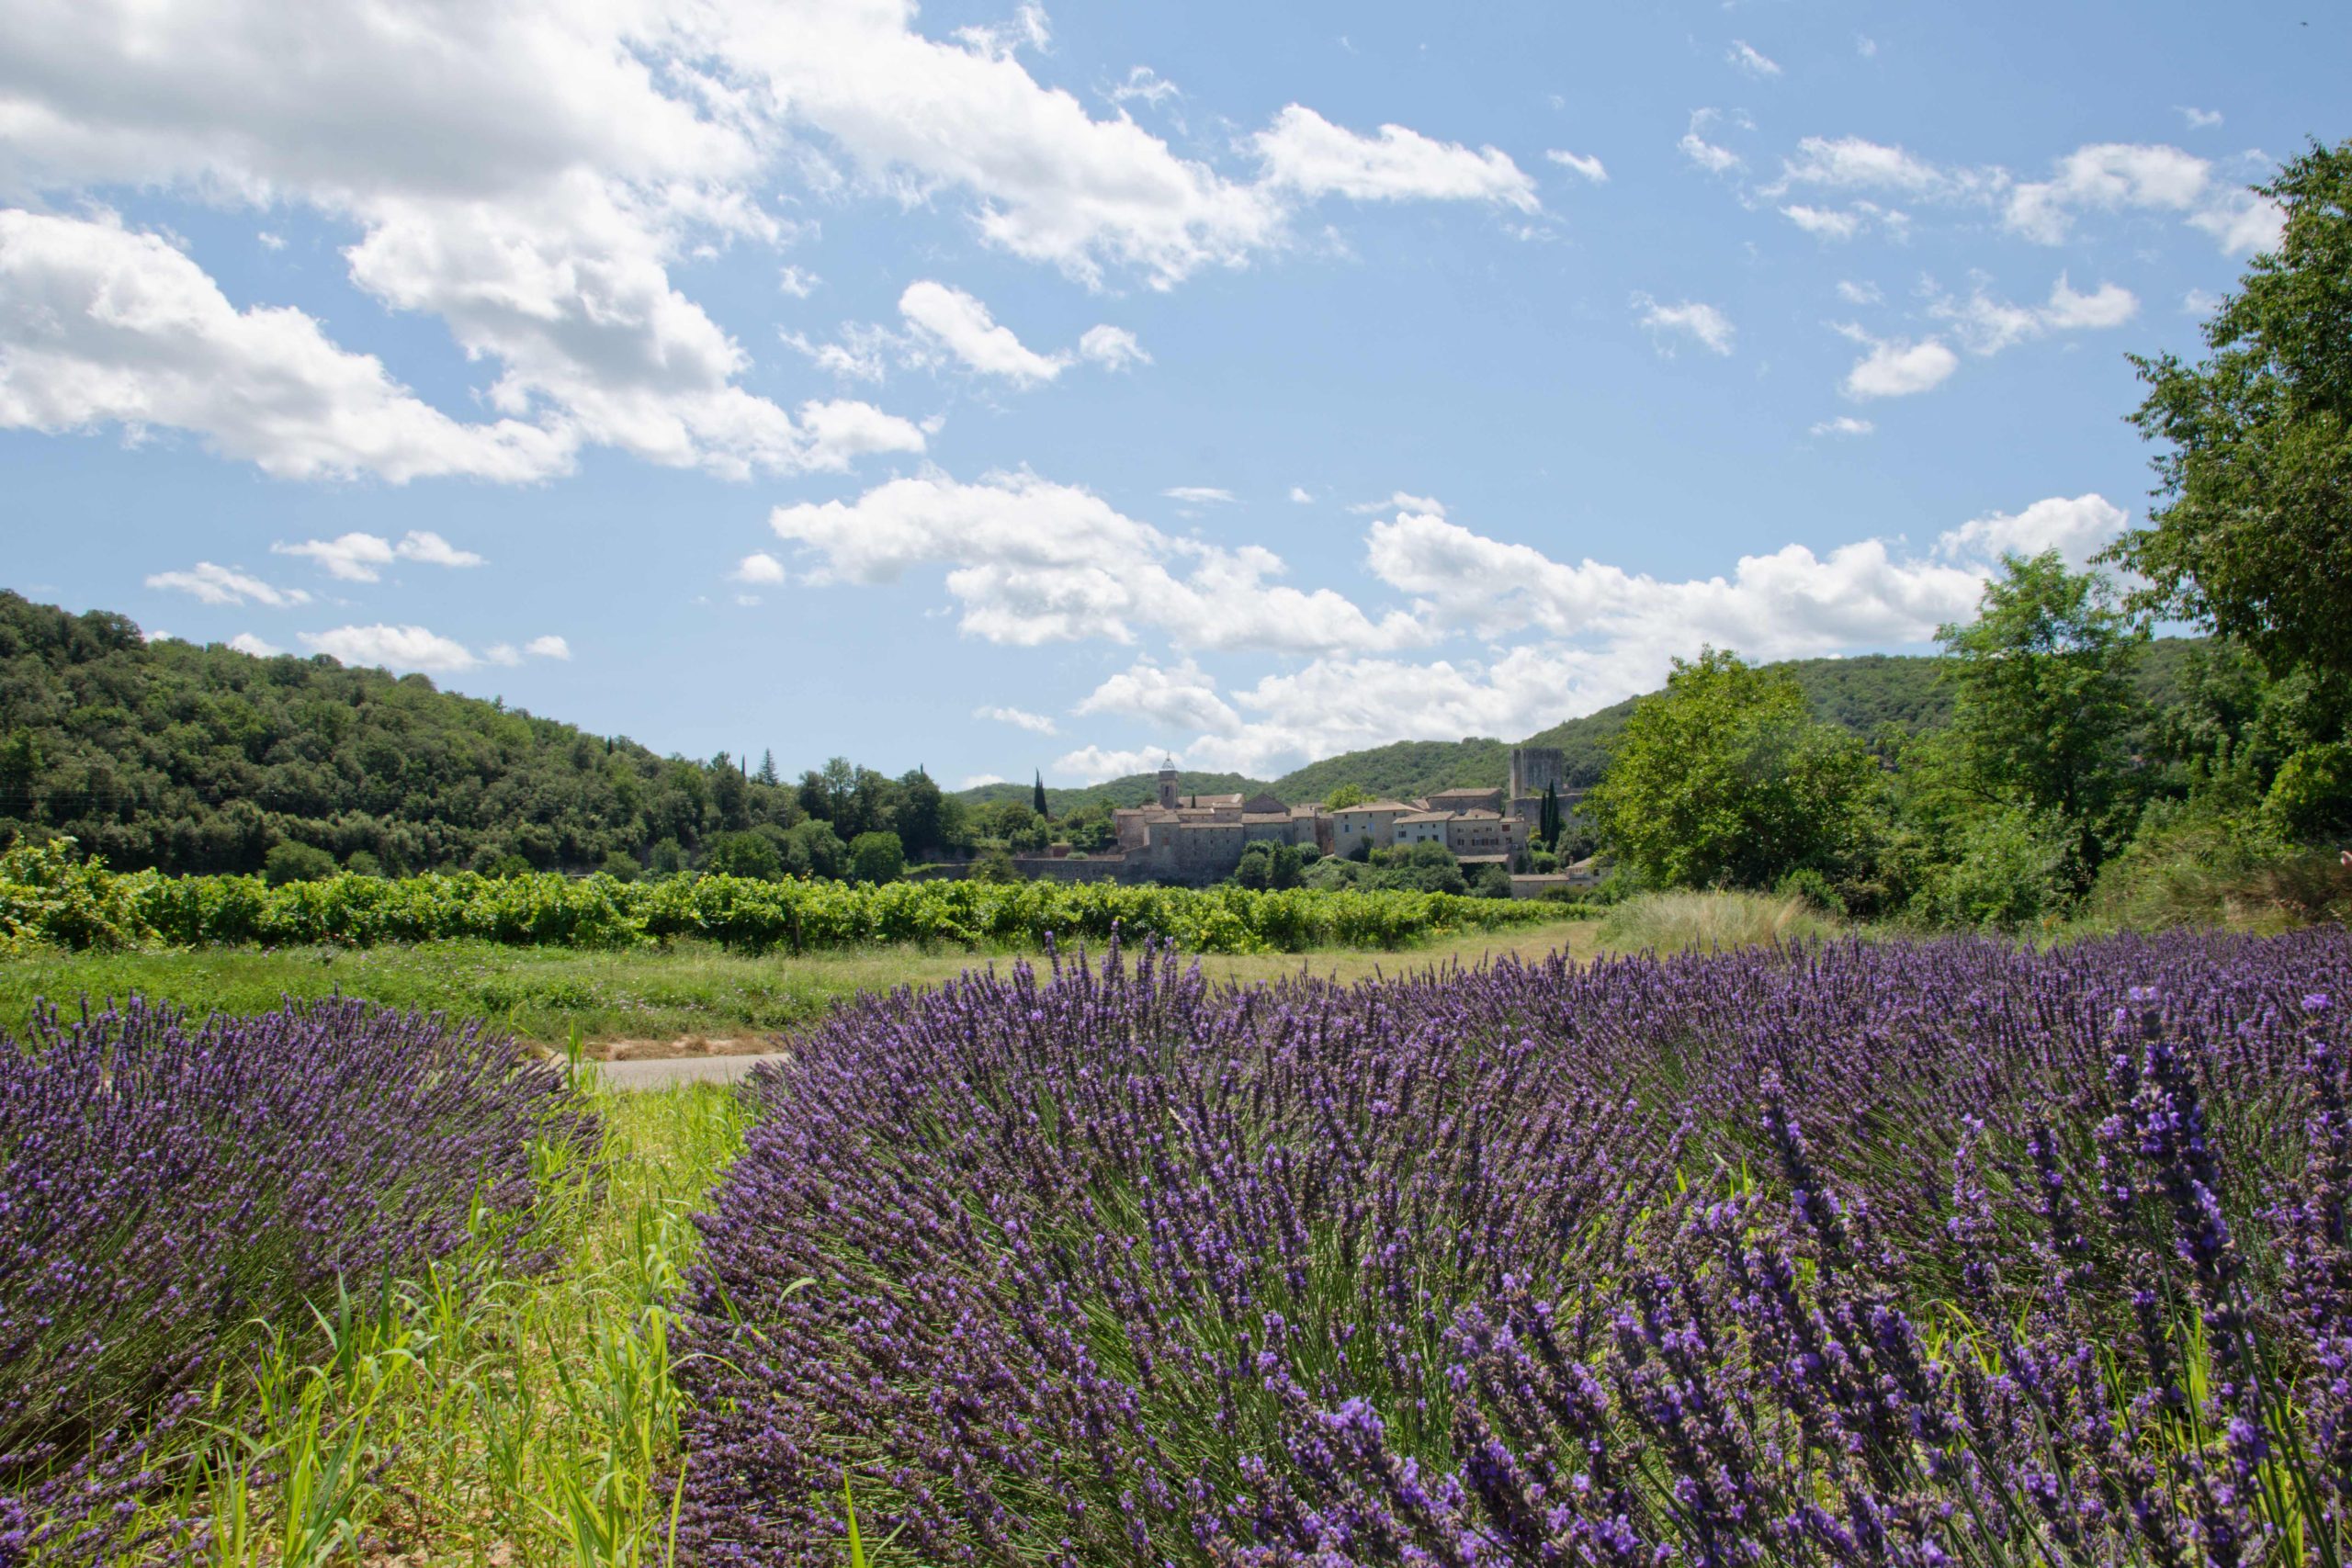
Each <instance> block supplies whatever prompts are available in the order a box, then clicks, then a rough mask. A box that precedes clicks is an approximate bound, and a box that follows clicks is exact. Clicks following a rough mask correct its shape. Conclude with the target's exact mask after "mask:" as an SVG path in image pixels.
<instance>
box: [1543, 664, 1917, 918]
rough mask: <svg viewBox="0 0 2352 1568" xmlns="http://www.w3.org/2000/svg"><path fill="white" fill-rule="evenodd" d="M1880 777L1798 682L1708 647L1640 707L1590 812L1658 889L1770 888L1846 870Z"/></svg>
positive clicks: (1610, 844) (1606, 845) (1587, 806)
mask: <svg viewBox="0 0 2352 1568" xmlns="http://www.w3.org/2000/svg"><path fill="white" fill-rule="evenodd" d="M1877 779H1878V765H1877V763H1876V762H1875V761H1872V760H1871V756H1870V754H1869V752H1868V751H1867V750H1865V749H1864V748H1863V745H1862V743H1861V741H1860V739H1858V738H1857V737H1855V736H1854V735H1853V734H1851V733H1850V732H1849V731H1847V730H1844V729H1841V728H1838V727H1837V726H1835V725H1828V724H1823V723H1819V722H1817V721H1816V720H1815V719H1814V717H1813V716H1812V714H1811V711H1810V709H1809V708H1808V706H1807V705H1806V702H1805V696H1804V691H1803V689H1802V688H1800V687H1799V686H1798V685H1797V684H1796V683H1795V682H1793V681H1791V680H1790V679H1788V678H1787V677H1786V676H1785V675H1780V674H1776V673H1772V672H1770V671H1761V670H1758V669H1756V668H1755V667H1753V666H1751V665H1749V664H1747V662H1746V661H1744V660H1741V659H1740V657H1739V656H1738V655H1737V654H1736V653H1731V652H1728V651H1719V650H1717V649H1706V650H1704V651H1702V653H1701V654H1700V656H1699V658H1698V659H1697V660H1679V659H1678V660H1675V661H1674V672H1673V673H1672V674H1671V675H1669V676H1668V677H1667V682H1666V690H1665V691H1663V692H1660V693H1657V694H1654V695H1652V696H1648V697H1645V698H1643V699H1642V700H1641V701H1640V702H1639V703H1637V704H1636V705H1634V710H1633V712H1632V714H1631V715H1629V716H1627V718H1626V720H1625V728H1624V729H1623V731H1622V732H1621V733H1620V734H1619V735H1618V737H1617V739H1616V741H1615V743H1614V745H1613V746H1612V748H1611V757H1610V761H1609V766H1608V769H1607V770H1606V771H1605V772H1604V773H1602V774H1601V777H1600V783H1598V784H1595V785H1594V786H1593V788H1592V792H1591V793H1590V794H1589V795H1587V796H1586V797H1585V802H1584V809H1583V815H1584V817H1585V818H1586V819H1587V820H1588V821H1589V822H1590V823H1592V825H1593V828H1594V830H1595V833H1596V835H1597V837H1598V838H1599V840H1600V844H1601V847H1602V849H1603V850H1604V851H1605V852H1608V853H1609V854H1611V856H1613V857H1614V858H1615V859H1617V860H1618V861H1619V862H1621V863H1623V865H1624V866H1626V867H1627V868H1628V869H1630V870H1631V871H1633V872H1634V874H1636V875H1637V876H1638V877H1640V878H1641V880H1643V881H1645V882H1648V883H1651V884H1654V885H1657V886H1668V887H1688V886H1714V885H1723V884H1727V885H1730V886H1739V887H1758V888H1761V887H1770V886H1772V885H1773V884H1774V883H1775V882H1777V881H1778V880H1779V879H1780V878H1781V877H1782V876H1783V875H1785V874H1788V873H1789V872H1791V871H1793V870H1795V869H1796V868H1798V867H1799V866H1815V867H1817V868H1821V869H1824V870H1828V869H1830V868H1832V867H1835V866H1838V865H1839V864H1840V863H1841V862H1842V861H1843V860H1844V858H1845V857H1846V856H1847V855H1848V854H1849V852H1850V851H1851V850H1852V847H1853V845H1854V843H1855V840H1857V838H1858V837H1859V836H1860V826H1861V819H1862V818H1864V817H1865V816H1866V815H1867V814H1868V813H1869V811H1870V810H1871V807H1872V804H1873V796H1874V793H1875V789H1876V784H1877Z"/></svg>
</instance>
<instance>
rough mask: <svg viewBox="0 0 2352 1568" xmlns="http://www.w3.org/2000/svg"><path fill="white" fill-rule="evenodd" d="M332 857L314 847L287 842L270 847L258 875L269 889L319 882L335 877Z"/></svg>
mask: <svg viewBox="0 0 2352 1568" xmlns="http://www.w3.org/2000/svg"><path fill="white" fill-rule="evenodd" d="M335 869H336V868H335V863H334V856H333V855H331V854H329V853H327V852H326V851H324V850H322V849H320V848H318V847H317V846H316V845H313V844H298V843H296V842H295V841H294V840H291V839H288V840H284V841H282V842H280V843H276V844H272V845H271V846H270V850H269V853H268V855H267V856H266V858H265V859H264V860H263V861H262V867H261V874H262V875H263V876H264V877H266V879H267V880H268V882H269V885H270V886H272V887H283V886H286V884H288V883H289V882H322V881H324V880H325V879H326V878H328V877H330V876H333V875H334V874H335Z"/></svg>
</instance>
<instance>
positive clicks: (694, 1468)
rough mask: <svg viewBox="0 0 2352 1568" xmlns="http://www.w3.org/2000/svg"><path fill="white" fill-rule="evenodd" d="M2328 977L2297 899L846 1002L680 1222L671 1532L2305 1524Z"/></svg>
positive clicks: (2321, 1270) (1540, 1535)
mask: <svg viewBox="0 0 2352 1568" xmlns="http://www.w3.org/2000/svg"><path fill="white" fill-rule="evenodd" d="M2347 992H2352V949H2347V947H2346V943H2345V942H2343V941H2342V940H2341V939H2340V937H2338V936H2336V935H2335V934H2334V933H2309V934H2306V935H2302V936H2298V937H2293V938H2285V939H2273V940H2270V941H2267V942H2265V941H2251V940H2235V941H2232V940H2214V939H2192V938H2187V937H2176V938H2172V939H2167V940H2165V941H2161V942H2149V941H2143V940H2138V939H2122V940H2110V941H2107V942H2098V943H2085V944H2080V945H2076V946H2074V947H2068V948H2062V949H2057V950H2053V951H2050V952H2045V953H2037V952H2033V951H2030V950H2020V949H2018V948H2015V947H2012V946H2009V945H2006V944H2000V943H1994V942H1984V941H1978V940H1969V939H1952V940H1945V941H1941V942H1917V943H1902V942H1886V943H1879V944H1863V943H1838V944H1832V945H1825V946H1814V947H1808V948H1804V949H1797V950H1783V951H1781V952H1769V953H1768V952H1758V951H1753V950H1751V951H1748V952H1744V953H1723V954H1714V955H1706V956H1698V955H1693V956H1688V957H1683V958H1677V959H1672V960H1667V961H1659V960H1656V959H1648V958H1642V959H1616V960H1609V961H1604V962H1602V963H1600V964H1589V965H1582V966H1577V965H1571V964H1566V963H1565V962H1560V961H1556V960H1555V961H1553V962H1549V963H1546V964H1537V965H1522V964H1515V963H1506V964H1498V965H1494V966H1490V967H1487V968H1484V969H1482V970H1479V971H1476V972H1473V973H1468V974H1464V973H1461V972H1458V971H1457V972H1454V973H1453V974H1450V975H1444V976H1430V977H1426V978H1422V979H1419V980H1415V981H1411V982H1397V983H1389V984H1368V985H1364V986H1362V987H1354V988H1341V987H1337V986H1334V985H1330V984H1328V983H1320V982H1312V981H1299V982H1293V983H1290V984H1287V985H1285V986H1283V987H1280V988H1278V989H1276V990H1274V991H1272V992H1271V993H1269V992H1267V991H1265V990H1262V989H1226V988H1218V987H1210V986H1208V985H1206V984H1205V983H1204V981H1203V980H1202V978H1201V977H1200V976H1199V974H1198V972H1197V971H1193V972H1192V973H1190V974H1184V973H1180V972H1179V971H1178V970H1177V968H1176V967H1175V965H1174V964H1172V963H1170V964H1153V965H1148V966H1146V967H1143V968H1140V969H1136V970H1129V969H1127V968H1125V966H1124V965H1123V964H1120V963H1118V962H1117V960H1116V957H1115V955H1114V958H1113V960H1112V961H1111V962H1109V963H1107V964H1105V965H1103V967H1102V968H1101V969H1100V970H1094V969H1090V968H1087V967H1084V966H1082V965H1066V964H1057V973H1056V976H1055V977H1054V978H1052V979H1051V980H1046V979H1044V978H1042V977H1041V976H1037V975H1036V974H1035V973H1033V972H1032V971H1031V970H1030V969H1029V968H1028V967H1027V966H1025V965H1024V966H1019V967H1016V968H1015V970H1014V971H1013V972H1012V974H1010V975H990V976H977V975H976V976H967V977H966V978H965V979H963V980H962V981H960V982H958V983H956V985H954V986H952V987H948V988H946V989H944V990H941V991H935V992H928V993H922V994H914V993H903V992H902V993H899V994H898V995H896V996H893V997H890V998H869V999H866V1000H865V1001H863V1002H861V1003H859V1004H856V1005H854V1006H853V1007H851V1008H848V1009H845V1010H842V1012H840V1013H837V1014H836V1015H835V1016H834V1017H833V1018H832V1019H831V1021H829V1022H828V1023H827V1024H826V1025H825V1026H823V1027H822V1029H821V1030H820V1033H819V1036H818V1038H817V1039H816V1040H815V1041H813V1042H812V1043H811V1046H810V1048H809V1049H807V1050H804V1051H801V1052H798V1053H797V1054H796V1055H795V1056H794V1058H793V1060H792V1061H791V1063H790V1064H789V1065H788V1066H786V1067H784V1068H783V1069H781V1070H777V1069H773V1068H771V1069H764V1070H763V1073H762V1074H761V1075H760V1077H758V1078H757V1079H755V1083H754V1088H753V1089H752V1093H753V1094H754V1096H755V1097H756V1099H757V1100H758V1102H759V1104H760V1107H761V1120H760V1122H759V1123H758V1124H757V1125H756V1126H755V1127H754V1129H753V1131H752V1134H751V1135H750V1138H749V1140H748V1145H747V1147H746V1150H745V1152H744V1154H743V1156H742V1157H741V1160H740V1162H739V1163H738V1164H737V1165H736V1166H735V1167H734V1168H733V1169H732V1171H731V1172H730V1174H729V1177H728V1179H726V1181H725V1182H724V1184H723V1185H722V1186H721V1188H720V1190H719V1191H718V1194H717V1195H716V1196H715V1198H714V1200H713V1202H712V1205H711V1208H710V1210H709V1212H708V1213H707V1215H706V1216H705V1217H704V1219H703V1220H702V1221H701V1222H700V1223H701V1224H702V1228H703V1231H704V1235H705V1248H704V1253H703V1257H702V1260H701V1262H700V1264H699V1265H698V1267H697V1269H696V1270H695V1274H694V1276H693V1280H692V1286H691V1294H690V1299H689V1301H688V1302H687V1303H685V1310H686V1312H687V1316H686V1318H685V1320H684V1323H683V1324H682V1325H681V1330H680V1335H679V1344H678V1347H677V1348H678V1351H679V1355H678V1359H677V1362H676V1364H677V1366H678V1367H679V1369H680V1375H681V1376H682V1377H683V1378H684V1379H685V1380H686V1381H687V1382H688V1383H689V1384H690V1386H691V1390H692V1392H693V1393H694V1394H695V1403H694V1404H693V1407H692V1412H691V1414H690V1415H689V1416H688V1417H687V1426H686V1433H685V1436H686V1448H687V1452H688V1456H689V1457H688V1461H687V1463H686V1466H685V1469H684V1477H683V1485H684V1521H683V1528H682V1530H681V1536H682V1539H683V1540H687V1541H689V1542H691V1544H692V1545H693V1547H694V1548H695V1551H696V1552H697V1554H698V1555H699V1557H700V1558H701V1559H702V1560H703V1561H707V1562H802V1563H810V1564H815V1563H820V1562H826V1563H830V1562H839V1561H841V1559H842V1518H841V1517H840V1514H839V1511H838V1504H837V1502H836V1500H837V1499H839V1498H840V1496H841V1495H842V1488H843V1486H844V1484H851V1485H854V1492H855V1496H856V1505H857V1510H858V1514H859V1517H860V1520H861V1522H862V1524H863V1526H864V1528H865V1530H866V1531H867V1532H868V1533H869V1537H870V1538H879V1537H888V1538H891V1539H894V1540H896V1542H897V1551H899V1552H901V1553H903V1554H905V1555H906V1556H907V1557H908V1559H909V1560H910V1561H917V1562H1021V1561H1027V1560H1032V1559H1035V1560H1040V1561H1046V1560H1050V1561H1055V1562H1154V1563H1160V1562H1176V1563H1199V1564H1209V1563H1216V1564H1240V1563H1249V1564H1268V1565H1272V1564H1295V1563H1307V1562H1334V1563H1339V1562H1428V1563H1453V1564H1464V1563H1477V1562H1513V1563H1541V1562H1561V1563H1572V1562H1583V1563H1591V1564H1601V1563H1623V1564H1651V1563H1659V1562H1714V1563H1745V1562H1814V1563H1825V1564H1826V1563H1844V1562H1876V1563H1913V1564H1926V1563H1938V1562H1960V1563H2000V1562H2010V1563H2022V1562H2042V1561H2064V1562H2082V1563H2096V1564H2108V1563H2114V1564H2122V1563H2131V1562H2202V1561H2208V1560H2211V1556H2212V1554H2211V1553H2209V1551H2207V1550H2206V1545H2207V1543H2212V1542H2228V1543H2232V1546H2233V1551H2234V1552H2235V1553H2236V1555H2235V1556H2234V1557H2233V1560H2234V1561H2240V1562H2249V1563H2251V1562H2292V1561H2307V1562H2341V1561H2343V1560H2344V1559H2343V1553H2344V1551H2345V1550H2346V1547H2347V1546H2352V1528H2347V1526H2346V1507H2347V1505H2352V1472H2346V1469H2345V1467H2344V1464H2343V1456H2344V1452H2345V1450H2344V1449H2343V1447H2342V1446H2341V1445H2342V1443H2343V1441H2344V1438H2343V1436H2342V1435H2343V1434H2344V1432H2345V1431H2346V1422H2347V1420H2352V1389H2347V1388H2346V1385H2345V1383H2344V1382H2343V1380H2342V1377H2341V1372H2340V1369H2341V1366H2342V1359H2343V1354H2344V1350H2343V1346H2344V1341H2345V1337H2346V1329H2347V1322H2346V1314H2347V1310H2352V1309H2347V1306H2346V1299H2347V1296H2346V1292H2347V1290H2348V1289H2352V1245H2347V1241H2346V1234H2345V1229H2344V1219H2343V1210H2342V1204H2343V1201H2344V1200H2343V1194H2344V1192H2345V1191H2346V1183H2347V1182H2352V1122H2347V1111H2346V1105H2347V1103H2352V1065H2347V1064H2352V1053H2348V1052H2347V1049H2346V1047H2347V1046H2352V1027H2348V1026H2347V1024H2348V1023H2352V1021H2347V1017H2346V1012H2345V1010H2343V1009H2342V1008H2341V1007H2340V1006H2339V1005H2338V1003H2339V999H2340V998H2343V997H2345V996H2346V994H2347ZM2058 1542H2064V1550H2059V1549H2057V1546H2056V1544H2055V1543H2058Z"/></svg>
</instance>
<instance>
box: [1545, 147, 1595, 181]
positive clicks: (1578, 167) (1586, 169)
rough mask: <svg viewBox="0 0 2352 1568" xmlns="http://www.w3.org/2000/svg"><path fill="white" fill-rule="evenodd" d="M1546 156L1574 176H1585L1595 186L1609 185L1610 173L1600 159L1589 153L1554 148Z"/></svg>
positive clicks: (1547, 151)
mask: <svg viewBox="0 0 2352 1568" xmlns="http://www.w3.org/2000/svg"><path fill="white" fill-rule="evenodd" d="M1544 157H1545V158H1547V159H1549V160H1550V161H1552V162H1553V163H1555V164H1559V165H1560V167H1562V168H1564V169H1566V170H1568V171H1569V172H1571V173H1573V174H1577V175H1583V176H1584V177H1585V178H1586V179H1588V180H1590V181H1591V182H1592V183H1593V184H1594V185H1597V186H1599V185H1607V184H1608V183H1609V171H1608V170H1607V169H1606V168H1604V167H1603V166H1602V165H1601V162H1600V159H1598V158H1596V157H1593V156H1592V155H1591V154H1589V153H1584V152H1566V151H1565V150H1563V149H1561V148H1557V147H1554V148H1550V149H1548V150H1546V151H1545V152H1544Z"/></svg>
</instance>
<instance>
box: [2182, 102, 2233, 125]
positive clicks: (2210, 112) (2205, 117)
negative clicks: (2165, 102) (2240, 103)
mask: <svg viewBox="0 0 2352 1568" xmlns="http://www.w3.org/2000/svg"><path fill="white" fill-rule="evenodd" d="M2174 108H2175V110H2176V111H2177V113H2178V114H2179V116H2180V118H2183V119H2185V120H2187V121H2188V129H2189V130H2212V129H2213V128H2214V127H2215V126H2217V125H2219V124H2221V123H2222V111H2221V110H2219V109H2199V108H2191V107H2188V105H2187V104H2176V105H2175V106H2174Z"/></svg>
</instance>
